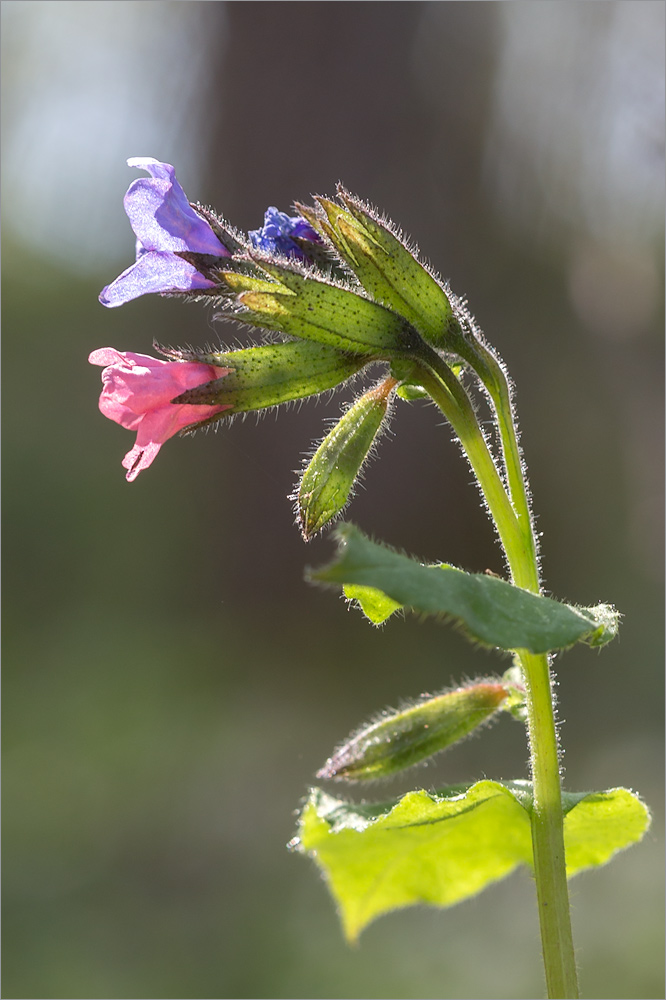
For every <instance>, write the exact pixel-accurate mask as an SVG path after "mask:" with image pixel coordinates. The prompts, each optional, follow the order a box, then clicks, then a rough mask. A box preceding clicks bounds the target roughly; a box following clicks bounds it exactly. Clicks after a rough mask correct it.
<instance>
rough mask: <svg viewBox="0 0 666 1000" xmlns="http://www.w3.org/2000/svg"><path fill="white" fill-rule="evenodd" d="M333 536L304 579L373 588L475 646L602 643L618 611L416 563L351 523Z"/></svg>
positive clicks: (540, 648) (537, 648) (537, 649)
mask: <svg viewBox="0 0 666 1000" xmlns="http://www.w3.org/2000/svg"><path fill="white" fill-rule="evenodd" d="M335 535H336V538H337V541H338V544H339V548H338V552H337V555H336V558H335V559H334V561H333V562H332V563H331V564H330V565H328V566H325V567H323V568H322V569H319V570H317V571H316V572H315V571H312V570H310V571H309V578H310V579H311V580H312V581H314V582H317V583H325V584H339V585H342V586H344V585H349V584H355V585H360V586H363V587H373V588H375V589H377V590H380V591H382V593H384V594H386V596H387V597H389V598H390V599H391V600H392V601H394V602H396V603H397V604H398V605H399V606H401V607H405V608H409V609H411V610H412V611H416V612H418V613H421V614H426V615H436V616H443V617H446V618H452V619H453V620H454V621H455V622H456V623H457V624H459V625H460V626H461V628H462V629H463V631H465V632H466V633H467V634H468V635H469V636H470V638H472V639H473V640H475V641H477V642H479V643H482V644H483V645H486V646H496V647H499V648H500V649H507V650H514V649H526V650H528V651H529V652H532V653H547V652H549V651H551V650H554V649H564V648H566V647H568V646H571V645H573V644H574V643H576V642H586V643H588V644H590V645H594V646H599V645H603V644H604V643H606V642H609V641H610V640H611V639H613V638H614V637H615V635H616V634H617V628H618V619H619V615H618V613H617V612H616V611H615V610H614V609H613V608H611V607H610V606H609V605H605V604H602V605H598V606H597V607H596V608H576V607H573V606H571V605H568V604H562V603H560V602H559V601H555V600H553V599H552V598H550V597H542V596H538V595H536V594H532V593H530V592H529V591H527V590H523V589H521V588H520V587H516V586H514V585H513V584H511V583H508V582H507V581H505V580H500V579H498V578H497V577H493V576H488V575H486V574H483V573H465V572H463V571H462V570H460V569H457V568H456V567H454V566H449V565H447V564H446V563H438V564H435V565H430V566H428V565H423V564H421V563H418V562H417V561H416V560H415V559H413V558H410V557H409V556H405V555H401V554H400V553H398V552H395V551H394V550H393V549H390V548H388V546H386V545H379V544H377V543H376V542H373V541H371V540H370V539H369V538H367V537H366V536H365V535H363V533H362V532H360V531H359V530H358V528H355V527H354V526H353V525H351V524H343V525H340V526H339V527H338V528H337V529H336V532H335ZM361 603H362V601H361ZM369 617H371V620H372V616H369ZM374 624H377V622H376V621H375V622H374Z"/></svg>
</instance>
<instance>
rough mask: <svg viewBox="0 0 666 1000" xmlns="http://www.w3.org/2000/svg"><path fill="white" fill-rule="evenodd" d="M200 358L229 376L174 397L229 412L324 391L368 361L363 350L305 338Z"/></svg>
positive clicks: (178, 401) (273, 403) (264, 407)
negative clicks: (228, 371)
mask: <svg viewBox="0 0 666 1000" xmlns="http://www.w3.org/2000/svg"><path fill="white" fill-rule="evenodd" d="M170 356H173V352H172V353H171V355H170ZM191 356H192V355H190V357H191ZM196 359H197V360H199V361H201V362H203V363H204V364H210V365H219V366H220V367H223V368H231V369H233V371H232V372H231V374H230V375H227V376H226V377H225V378H222V379H216V380H214V381H212V382H206V383H204V385H199V386H196V387H195V388H194V389H189V390H188V391H187V392H184V393H182V394H181V395H180V396H178V397H177V398H176V399H174V400H172V402H174V403H194V404H197V405H204V404H206V405H208V406H218V405H224V406H231V407H232V409H231V410H230V411H227V412H228V413H245V412H248V411H250V410H263V409H266V407H269V406H277V405H279V404H280V403H286V402H289V401H290V400H293V399H304V398H305V397H307V396H313V395H316V394H317V393H320V392H325V391H326V390H327V389H332V388H334V387H335V386H336V385H339V384H340V383H341V382H344V381H346V380H347V379H348V378H350V377H351V376H352V375H354V374H355V373H356V372H357V371H359V369H360V368H362V367H363V366H364V365H365V363H366V361H365V358H364V357H363V356H362V355H358V354H349V353H343V352H341V351H337V350H335V349H334V348H332V347H326V346H325V345H323V344H316V343H314V342H312V341H305V340H291V341H286V342H284V343H281V344H265V345H263V346H261V347H248V348H246V349H245V350H241V351H228V352H209V353H206V354H203V353H201V354H199V353H198V354H197V355H196Z"/></svg>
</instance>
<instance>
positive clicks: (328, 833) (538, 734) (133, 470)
mask: <svg viewBox="0 0 666 1000" xmlns="http://www.w3.org/2000/svg"><path fill="white" fill-rule="evenodd" d="M128 163H129V165H130V166H133V167H140V168H142V169H143V170H145V171H147V173H148V174H149V175H150V176H149V177H144V178H141V179H139V180H135V181H134V183H133V184H132V185H131V186H130V188H129V190H128V192H127V195H126V196H125V210H126V212H127V215H128V217H129V220H130V223H131V225H132V228H133V230H134V233H135V235H136V238H137V248H136V261H135V263H134V264H132V266H131V267H129V268H128V269H127V270H126V271H124V272H123V273H122V274H121V275H120V277H118V278H116V280H115V281H113V282H112V283H111V284H110V285H108V286H107V287H106V288H105V289H104V290H103V291H102V293H101V295H100V301H101V302H102V303H103V304H104V305H106V306H119V305H122V304H123V303H125V302H128V301H130V300H131V299H134V298H137V297H138V296H140V295H144V294H146V293H148V292H158V293H160V294H162V295H171V296H177V297H180V298H186V299H194V300H196V301H202V302H212V303H213V304H214V306H215V308H216V317H220V318H224V319H228V320H232V321H235V322H237V323H242V324H245V325H249V326H250V327H255V328H256V329H257V330H258V331H259V336H260V342H259V343H258V344H256V345H255V346H253V347H248V348H245V349H243V350H233V351H224V350H220V351H218V352H215V351H212V352H211V351H204V350H197V349H192V348H188V349H187V350H185V349H173V348H164V347H159V346H158V345H157V344H155V345H154V348H155V350H157V351H158V352H159V353H160V354H161V355H162V358H159V359H158V358H152V357H148V356H146V355H143V354H135V353H131V352H121V351H118V350H116V349H114V348H102V349H100V350H96V351H93V353H92V354H91V355H90V359H89V360H90V361H91V363H92V364H95V365H101V366H103V371H102V383H103V390H102V395H101V398H100V409H101V411H102V413H103V414H104V415H105V416H107V417H109V418H110V419H111V420H115V421H116V422H117V423H120V424H122V426H123V427H126V428H127V429H128V430H131V431H136V442H135V444H134V447H133V448H132V449H131V450H130V451H129V452H128V454H127V455H126V456H125V459H124V460H123V466H124V467H125V469H126V470H127V479H128V480H129V481H132V480H134V479H135V478H136V477H137V476H138V474H139V473H140V472H142V471H143V470H144V469H146V468H148V466H149V465H150V464H151V463H152V461H153V460H154V458H155V456H156V455H157V453H158V451H159V450H160V448H161V446H162V444H164V442H165V441H167V440H168V439H169V438H170V437H172V436H173V435H175V434H177V433H180V434H188V433H190V432H192V431H195V430H197V429H198V428H200V427H203V426H207V425H210V424H216V425H219V424H220V423H223V422H225V421H228V419H229V418H230V417H232V416H233V415H234V414H236V413H245V412H248V411H252V410H255V411H258V410H264V409H267V408H268V407H274V406H278V405H280V404H281V403H287V402H289V401H291V400H297V399H304V398H306V397H308V396H313V395H317V394H318V393H322V392H325V391H327V390H330V389H334V388H335V387H336V386H341V385H343V384H344V383H346V382H347V381H348V380H349V379H350V378H351V377H352V376H356V375H358V374H359V373H360V374H361V375H364V374H365V373H366V372H369V371H370V370H372V371H373V372H374V384H373V385H372V386H371V387H369V388H367V389H366V390H365V391H364V392H363V393H362V394H361V395H360V396H359V398H358V399H357V400H356V402H354V403H353V404H352V405H351V406H350V407H349V408H348V409H347V410H346V412H344V413H343V414H342V416H341V417H340V419H339V420H338V422H337V423H336V424H335V425H334V426H333V427H332V428H331V430H329V432H328V433H327V434H326V436H325V437H324V439H323V440H322V441H321V443H320V444H319V445H318V447H317V448H316V450H315V452H314V455H313V457H312V459H311V460H310V462H309V463H308V464H307V467H306V468H305V469H304V471H303V475H302V478H301V481H300V483H299V485H298V486H297V488H296V491H295V494H294V497H295V501H296V509H297V514H298V520H299V523H300V526H301V530H302V533H303V536H304V537H305V538H306V539H308V538H310V537H311V536H312V535H314V534H315V533H317V532H320V531H322V530H324V529H325V528H327V527H328V526H330V525H331V523H332V522H333V521H334V520H335V519H336V518H337V517H338V516H339V514H340V513H341V512H342V510H343V509H344V508H345V506H346V504H347V502H348V500H349V498H350V496H351V494H352V492H353V487H354V483H355V481H356V480H357V479H358V476H359V474H360V472H361V469H362V466H363V464H364V462H365V460H366V458H367V457H368V455H369V453H370V452H371V451H372V448H373V445H374V443H375V441H376V440H377V438H378V436H379V435H380V434H381V433H382V430H383V428H384V427H385V425H386V423H387V421H388V419H389V415H390V413H391V411H392V410H394V409H395V408H396V406H397V405H398V403H397V401H399V402H400V405H407V406H408V405H410V401H412V400H414V399H417V398H418V399H423V398H425V399H429V400H431V402H432V403H434V405H435V406H437V407H439V409H440V410H441V412H442V413H443V415H444V417H445V418H446V420H447V421H448V423H449V424H450V425H451V427H452V428H453V431H454V433H455V435H456V437H457V439H458V440H459V442H460V445H461V447H462V451H463V453H464V455H465V457H466V458H467V460H468V462H469V464H470V466H471V468H472V471H473V473H474V476H475V477H476V479H477V481H478V484H479V486H480V488H481V492H482V494H483V497H484V499H485V503H486V507H487V511H488V514H489V516H490V517H491V519H492V521H493V523H494V525H495V528H496V531H497V534H498V536H499V539H500V542H501V545H502V548H503V552H504V556H505V561H506V575H507V578H506V579H500V578H497V577H494V576H489V575H485V574H475V573H466V572H463V571H462V570H460V569H458V568H456V567H454V566H450V565H448V564H447V563H442V562H439V561H438V560H436V559H435V560H434V561H433V562H432V563H422V562H420V561H418V560H416V559H413V558H410V557H408V556H406V555H402V554H400V553H398V552H396V551H394V550H393V549H390V548H389V547H388V546H386V545H383V544H379V543H377V542H374V541H371V540H370V539H369V538H367V537H366V536H364V535H363V534H362V533H361V532H360V531H359V530H358V529H357V528H355V527H353V526H352V525H351V524H340V525H338V526H337V527H336V528H335V538H336V540H337V554H336V556H335V558H334V559H333V561H332V562H331V563H330V564H329V565H327V566H325V567H323V568H321V569H319V570H316V571H310V573H309V578H310V579H311V580H312V581H316V582H318V583H324V584H328V585H330V586H331V587H337V588H342V589H343V591H344V593H345V595H346V597H347V598H348V599H349V600H350V601H351V602H353V603H354V604H355V605H356V606H358V608H359V609H360V611H361V612H362V613H363V614H364V615H365V616H366V617H367V618H368V620H369V621H370V622H371V623H372V624H374V625H379V624H381V623H383V622H385V621H386V620H387V619H388V618H389V617H390V616H391V615H392V614H394V612H396V611H398V610H399V609H406V610H410V611H414V612H416V613H418V614H420V615H435V616H437V617H439V618H442V619H447V620H448V619H452V620H453V621H454V622H455V623H457V624H458V625H459V626H461V627H462V629H463V631H464V632H465V633H466V634H467V635H468V636H469V638H470V639H471V640H472V641H473V642H474V643H477V644H482V645H484V646H488V647H494V648H495V649H496V650H497V651H498V652H499V653H500V654H501V655H506V654H508V655H509V656H510V657H511V658H512V666H511V667H510V668H509V669H508V670H506V671H504V672H502V673H500V674H498V675H497V676H494V677H484V678H478V679H476V680H474V681H471V682H466V683H464V684H461V686H460V687H458V688H453V689H451V690H446V691H443V692H440V693H438V694H435V695H423V696H421V697H420V698H419V699H417V700H414V701H412V702H411V703H407V704H406V705H404V706H403V707H402V708H401V709H400V710H399V711H396V712H385V713H384V714H383V715H381V716H379V717H378V718H377V719H375V720H374V721H371V722H369V723H367V724H365V725H362V726H361V727H360V728H359V729H358V730H357V731H356V732H355V733H353V734H352V735H351V736H349V737H348V738H347V739H346V740H345V741H344V742H343V743H342V744H341V745H340V746H339V747H338V748H337V749H336V750H335V751H334V752H333V753H332V755H331V757H330V759H329V760H328V761H327V762H326V763H325V764H324V765H323V766H322V768H321V769H320V771H319V772H318V775H317V777H319V778H320V779H325V780H333V781H337V782H343V781H346V782H366V781H370V780H373V781H374V780H377V779H381V778H384V777H386V776H389V775H393V774H395V773H397V772H399V771H402V770H403V769H405V768H408V767H411V766H412V765H414V764H417V763H419V762H422V761H424V760H427V759H428V758H429V757H431V756H432V755H434V754H436V753H439V752H440V751H442V750H444V749H445V748H446V747H449V746H451V745H452V744H453V743H455V742H456V741H458V740H461V739H463V738H464V737H466V736H467V735H468V734H469V733H471V732H472V731H473V730H475V729H476V728H478V727H479V726H482V725H483V724H484V723H485V722H486V721H487V720H488V719H490V718H491V716H493V715H496V714H497V713H500V712H509V713H511V714H512V716H513V717H514V718H516V719H518V720H519V721H520V722H521V723H522V724H524V725H525V729H526V736H527V742H528V746H529V757H530V774H529V777H528V778H524V777H519V778H516V779H515V780H513V781H502V782H500V781H489V780H481V781H476V782H474V783H471V784H458V785H452V786H448V787H446V788H441V789H439V790H438V791H437V792H426V791H424V790H422V789H420V790H415V791H411V792H408V793H407V794H405V795H402V796H400V797H399V798H396V799H395V800H393V801H389V802H387V801H385V800H383V801H382V802H381V803H379V804H377V805H373V804H372V803H369V802H367V801H363V802H362V803H360V804H359V803H356V802H354V801H352V800H349V799H348V798H340V797H339V796H338V795H334V794H333V793H332V792H330V791H326V790H323V789H321V788H313V789H311V790H310V793H309V796H308V798H307V801H306V804H305V806H304V807H303V809H302V811H301V814H300V819H299V824H298V830H297V833H296V836H295V837H294V839H293V840H292V841H291V843H290V845H289V847H290V848H292V849H293V850H296V851H298V852H300V853H302V854H307V855H310V857H312V858H313V859H314V861H315V863H316V864H317V866H318V867H319V868H320V869H321V871H322V872H323V874H324V877H325V879H326V882H327V884H328V887H329V889H330V892H331V894H332V896H333V897H334V899H335V902H336V904H337V907H338V911H339V913H340V918H341V921H342V925H343V928H344V932H345V935H346V936H347V938H348V939H349V940H350V941H354V940H356V938H357V937H358V935H359V934H360V932H361V931H362V930H363V928H364V927H365V926H366V925H367V924H368V923H370V921H372V920H374V919H375V918H376V917H378V916H380V915H381V914H383V913H386V912H388V911H390V910H394V909H398V908H400V907H406V906H411V905H414V904H417V903H421V904H427V905H429V906H437V907H446V906H451V905H453V904H454V903H458V902H460V901H461V900H463V899H466V898H467V897H470V896H473V895H475V894H477V893H479V892H480V891H481V890H482V889H483V888H484V887H485V886H486V885H488V884H490V883H491V882H493V881H496V880H497V879H500V878H503V877H504V876H506V875H508V874H509V873H510V872H511V871H513V870H514V869H515V868H517V867H518V866H519V865H526V866H528V867H529V868H531V869H532V870H533V872H534V881H535V885H536V892H537V900H538V910H539V919H540V924H541V941H542V950H543V959H544V966H545V975H546V983H547V989H548V996H549V997H577V996H578V986H577V978H576V963H575V958H574V949H573V942H572V935H571V922H570V916H569V899H568V889H567V878H570V877H571V876H572V875H575V874H576V873H577V872H579V871H582V870H584V869H586V868H590V867H594V866H597V865H603V864H605V863H606V862H607V861H608V860H609V859H610V858H611V857H612V855H613V854H615V853H616V852H617V851H619V850H621V849H623V848H626V847H628V846H629V845H631V844H633V843H635V842H637V841H639V840H640V839H641V837H642V836H643V834H644V832H645V830H646V829H647V827H648V825H649V822H650V818H649V813H648V810H647V808H646V807H645V805H644V804H643V803H642V802H641V801H640V799H639V798H638V797H637V796H636V795H635V794H634V793H632V792H630V791H628V790H627V789H624V788H612V789H610V790H607V791H602V792H589V791H587V792H566V791H564V790H563V789H562V787H561V783H560V760H559V756H558V742H557V737H556V727H555V715H554V703H553V693H552V684H553V674H552V663H551V654H552V653H553V652H554V651H556V650H562V649H566V648H567V647H569V646H572V645H573V644H574V643H578V642H583V643H587V644H588V645H590V646H594V647H600V646H603V645H604V644H605V643H607V642H609V641H610V640H611V639H613V637H614V636H615V634H616V632H617V628H618V618H619V616H618V613H617V612H616V611H615V610H614V609H613V608H612V607H611V606H609V605H606V604H600V605H597V606H596V607H590V608H580V607H573V606H571V605H568V604H565V603H562V602H560V601H557V600H554V599H553V598H551V597H546V596H545V595H544V594H543V593H542V588H541V580H540V574H539V561H538V554H537V541H536V535H535V532H534V524H533V518H532V512H531V509H530V501H529V494H528V490H527V483H526V476H525V465H524V462H523V459H522V453H521V450H520V447H519V443H518V435H517V431H516V421H515V413H514V406H513V399H512V391H511V383H510V381H509V379H508V376H507V373H506V370H505V367H504V365H503V363H502V362H501V360H500V358H499V356H498V355H497V353H496V352H495V350H494V348H492V347H491V346H490V345H489V344H488V343H487V342H486V341H485V339H484V338H483V336H482V334H481V332H480V330H479V329H478V327H477V326H476V324H475V323H474V321H473V320H472V318H471V316H470V315H469V313H468V311H467V309H466V308H465V307H464V305H463V304H462V303H461V302H460V301H459V300H458V299H457V298H456V297H455V295H453V294H452V292H451V291H450V289H449V288H448V286H447V285H446V284H444V283H443V282H441V281H440V280H439V278H437V277H436V276H435V275H434V274H433V273H432V272H431V271H430V270H429V268H427V267H426V266H425V265H424V264H423V263H422V262H421V261H420V260H419V259H418V257H417V255H416V254H415V253H414V252H412V250H410V249H409V248H408V246H407V244H406V243H405V241H404V240H403V238H402V237H401V235H400V233H398V232H397V231H396V230H395V229H394V228H393V227H392V226H391V225H390V224H388V223H387V222H386V221H385V220H384V219H383V218H381V217H380V216H379V215H378V214H377V213H376V212H374V211H373V210H372V209H370V208H369V207H368V206H367V205H366V204H365V203H364V202H363V201H361V200H360V199H359V198H357V197H355V196H353V195H351V194H350V193H349V192H348V191H346V190H345V189H344V188H343V187H338V190H337V193H336V197H335V198H324V197H316V198H315V199H314V205H312V206H304V205H300V204H297V205H296V212H297V214H296V215H295V216H289V215H286V214H284V213H282V212H279V211H278V210H277V209H276V208H269V209H268V210H267V211H266V214H265V218H264V225H263V226H262V227H261V228H260V229H257V230H254V231H253V232H250V233H249V234H248V235H245V234H243V233H240V232H238V231H237V230H235V229H233V228H232V227H231V226H230V225H229V224H228V223H227V222H226V221H225V220H224V219H222V218H220V217H219V216H218V215H216V214H215V213H214V212H212V211H211V210H210V209H207V208H203V207H202V206H201V205H198V204H191V203H190V202H188V200H187V198H186V196H185V194H184V192H183V189H182V188H181V186H180V184H179V183H178V181H177V180H176V176H175V172H174V169H173V167H172V166H170V165H169V164H166V163H160V162H159V161H157V160H154V159H152V158H149V157H141V158H135V159H132V160H129V161H128ZM267 332H270V335H269V336H267V335H266V333H267ZM378 367H380V368H382V369H383V372H382V374H381V378H380V379H379V381H377V375H376V372H377V368H378ZM479 391H480V392H481V393H483V394H484V395H485V396H486V398H487V399H488V400H489V402H490V406H491V409H492V414H493V420H494V423H495V428H496V431H497V437H496V439H497V441H498V442H499V445H498V447H497V449H496V450H495V449H494V448H493V446H492V443H491V442H492V440H495V439H494V438H491V437H490V435H488V433H487V432H486V431H484V429H483V428H482V426H481V424H480V422H479V419H478V417H477V410H476V405H475V401H474V398H475V395H476V394H477V393H478V392H479Z"/></svg>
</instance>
